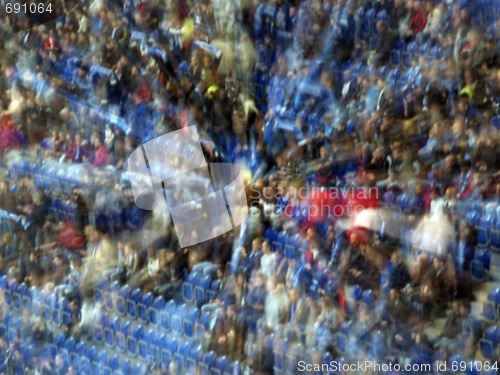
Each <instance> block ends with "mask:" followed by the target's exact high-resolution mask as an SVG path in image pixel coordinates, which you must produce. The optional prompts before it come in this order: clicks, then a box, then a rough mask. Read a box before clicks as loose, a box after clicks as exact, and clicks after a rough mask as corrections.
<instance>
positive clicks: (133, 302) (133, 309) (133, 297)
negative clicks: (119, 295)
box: [126, 288, 142, 319]
mask: <svg viewBox="0 0 500 375" xmlns="http://www.w3.org/2000/svg"><path fill="white" fill-rule="evenodd" d="M141 297H142V291H141V289H139V288H136V289H134V290H133V291H132V293H130V297H129V298H128V299H127V305H126V309H127V315H128V316H129V317H130V318H133V319H135V318H136V317H137V304H138V303H139V301H140V300H141Z"/></svg>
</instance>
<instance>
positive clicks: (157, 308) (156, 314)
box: [149, 296, 165, 325]
mask: <svg viewBox="0 0 500 375" xmlns="http://www.w3.org/2000/svg"><path fill="white" fill-rule="evenodd" d="M164 305H165V298H163V296H158V297H156V298H155V299H154V301H153V303H152V305H151V307H150V308H149V321H150V323H151V324H153V325H158V324H160V312H161V311H162V309H163V306H164Z"/></svg>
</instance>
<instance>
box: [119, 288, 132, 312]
mask: <svg viewBox="0 0 500 375" xmlns="http://www.w3.org/2000/svg"><path fill="white" fill-rule="evenodd" d="M129 297H130V285H128V284H125V285H123V286H122V287H121V288H120V291H119V292H118V295H117V296H116V311H117V312H118V314H120V315H124V314H125V312H126V301H127V299H128V298H129Z"/></svg>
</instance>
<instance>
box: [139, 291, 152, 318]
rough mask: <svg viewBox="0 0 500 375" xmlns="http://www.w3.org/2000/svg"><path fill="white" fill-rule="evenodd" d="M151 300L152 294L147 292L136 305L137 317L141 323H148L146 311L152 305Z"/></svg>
mask: <svg viewBox="0 0 500 375" xmlns="http://www.w3.org/2000/svg"><path fill="white" fill-rule="evenodd" d="M153 298H154V295H153V293H151V292H148V293H146V294H144V295H143V296H142V300H141V302H140V303H138V304H137V315H138V317H139V319H140V320H141V321H142V322H143V323H147V322H148V321H149V314H148V310H149V307H150V306H151V303H153Z"/></svg>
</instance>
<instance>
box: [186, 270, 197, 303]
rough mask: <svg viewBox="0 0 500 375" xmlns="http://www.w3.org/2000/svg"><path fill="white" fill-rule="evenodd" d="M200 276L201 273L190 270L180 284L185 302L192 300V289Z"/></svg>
mask: <svg viewBox="0 0 500 375" xmlns="http://www.w3.org/2000/svg"><path fill="white" fill-rule="evenodd" d="M200 277H201V275H200V274H199V273H198V272H191V273H190V274H189V275H188V277H187V279H186V281H185V282H184V283H183V284H182V296H183V297H184V300H185V301H186V302H191V301H192V300H193V298H194V293H193V291H194V288H195V286H196V285H197V284H198V279H199V278H200Z"/></svg>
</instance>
